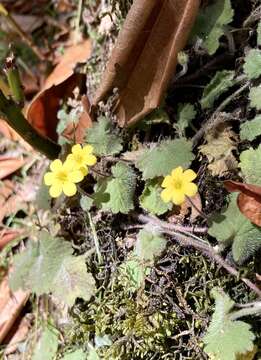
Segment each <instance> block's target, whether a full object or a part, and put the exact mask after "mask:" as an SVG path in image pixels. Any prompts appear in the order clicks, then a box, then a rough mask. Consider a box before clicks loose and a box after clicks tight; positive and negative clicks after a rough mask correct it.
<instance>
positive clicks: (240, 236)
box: [208, 194, 261, 264]
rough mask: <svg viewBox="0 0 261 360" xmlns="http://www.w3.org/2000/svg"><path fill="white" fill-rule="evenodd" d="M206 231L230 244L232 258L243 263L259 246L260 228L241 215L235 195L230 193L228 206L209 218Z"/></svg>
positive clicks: (260, 244) (260, 238) (260, 245)
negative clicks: (209, 222) (209, 221)
mask: <svg viewBox="0 0 261 360" xmlns="http://www.w3.org/2000/svg"><path fill="white" fill-rule="evenodd" d="M208 233H209V234H210V235H211V236H213V237H215V238H216V239H217V240H218V241H219V242H220V243H222V244H224V245H225V246H228V245H231V244H232V254H233V258H234V260H235V261H236V262H237V263H239V264H240V263H243V262H244V261H245V260H247V259H248V258H249V257H250V256H252V255H253V254H254V253H255V252H256V251H257V250H258V249H260V248H261V229H260V228H258V227H257V226H256V225H254V224H252V223H251V222H250V221H249V220H248V219H247V218H246V217H245V216H243V215H242V214H241V212H240V210H239V208H238V206H237V195H236V194H232V195H230V203H229V205H228V208H227V209H226V210H224V211H223V212H222V213H221V214H217V215H215V216H214V217H212V219H211V226H210V228H209V231H208Z"/></svg>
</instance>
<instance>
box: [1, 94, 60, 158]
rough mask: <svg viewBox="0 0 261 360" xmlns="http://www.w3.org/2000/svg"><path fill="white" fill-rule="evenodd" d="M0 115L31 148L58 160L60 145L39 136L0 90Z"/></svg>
mask: <svg viewBox="0 0 261 360" xmlns="http://www.w3.org/2000/svg"><path fill="white" fill-rule="evenodd" d="M0 113H1V115H2V116H3V117H4V119H5V120H6V122H7V123H8V124H9V125H10V126H11V127H12V128H13V129H14V130H15V131H16V132H17V133H18V134H19V135H21V137H22V138H23V139H24V140H25V141H27V142H28V143H29V144H30V145H31V146H32V147H33V148H35V149H36V150H38V151H40V152H41V153H43V154H44V155H46V156H47V157H48V158H49V159H56V158H58V155H59V153H60V150H61V147H60V145H58V144H56V143H55V142H53V141H52V140H51V139H49V138H45V137H43V136H42V135H40V134H39V133H38V132H37V131H36V130H35V129H34V128H33V127H32V125H31V124H30V123H29V122H28V121H27V120H26V119H25V117H24V115H23V114H22V111H21V109H20V108H19V106H18V105H17V104H16V103H15V102H14V101H13V100H11V99H7V98H6V97H5V96H4V94H3V92H2V91H1V90H0Z"/></svg>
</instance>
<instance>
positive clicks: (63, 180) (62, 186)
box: [44, 159, 84, 198]
mask: <svg viewBox="0 0 261 360" xmlns="http://www.w3.org/2000/svg"><path fill="white" fill-rule="evenodd" d="M50 169H51V171H50V172H47V173H46V174H45V175H44V183H45V185H47V186H50V189H49V194H50V196H51V197H54V198H57V197H58V196H60V195H61V193H62V192H64V194H65V195H66V196H73V195H75V194H76V192H77V188H76V185H75V183H78V182H80V181H82V179H83V177H84V175H83V173H82V171H80V170H79V169H75V167H74V163H73V162H72V161H69V160H66V161H65V162H64V163H62V162H61V160H59V159H56V160H54V161H53V162H52V163H51V165H50Z"/></svg>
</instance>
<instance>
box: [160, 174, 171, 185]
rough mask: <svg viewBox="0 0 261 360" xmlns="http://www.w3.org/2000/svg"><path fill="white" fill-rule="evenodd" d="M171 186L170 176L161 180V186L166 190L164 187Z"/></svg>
mask: <svg viewBox="0 0 261 360" xmlns="http://www.w3.org/2000/svg"><path fill="white" fill-rule="evenodd" d="M171 184H172V177H171V176H170V175H167V176H166V177H165V179H164V180H163V182H162V184H161V186H162V187H164V188H166V187H169V186H171Z"/></svg>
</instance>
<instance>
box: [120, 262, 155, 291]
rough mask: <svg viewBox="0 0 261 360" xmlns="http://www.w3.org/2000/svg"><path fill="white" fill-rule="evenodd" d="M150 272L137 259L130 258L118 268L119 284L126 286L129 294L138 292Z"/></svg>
mask: <svg viewBox="0 0 261 360" xmlns="http://www.w3.org/2000/svg"><path fill="white" fill-rule="evenodd" d="M149 272H150V270H148V268H147V267H146V266H144V264H142V262H141V261H140V260H139V259H138V258H137V257H134V256H132V257H130V258H129V259H128V260H126V261H125V262H124V263H123V264H121V266H120V282H121V283H122V284H123V285H126V286H127V288H128V290H129V291H130V292H135V291H136V290H138V289H139V288H140V287H141V286H142V284H143V282H144V279H145V276H146V275H147V274H149Z"/></svg>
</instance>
